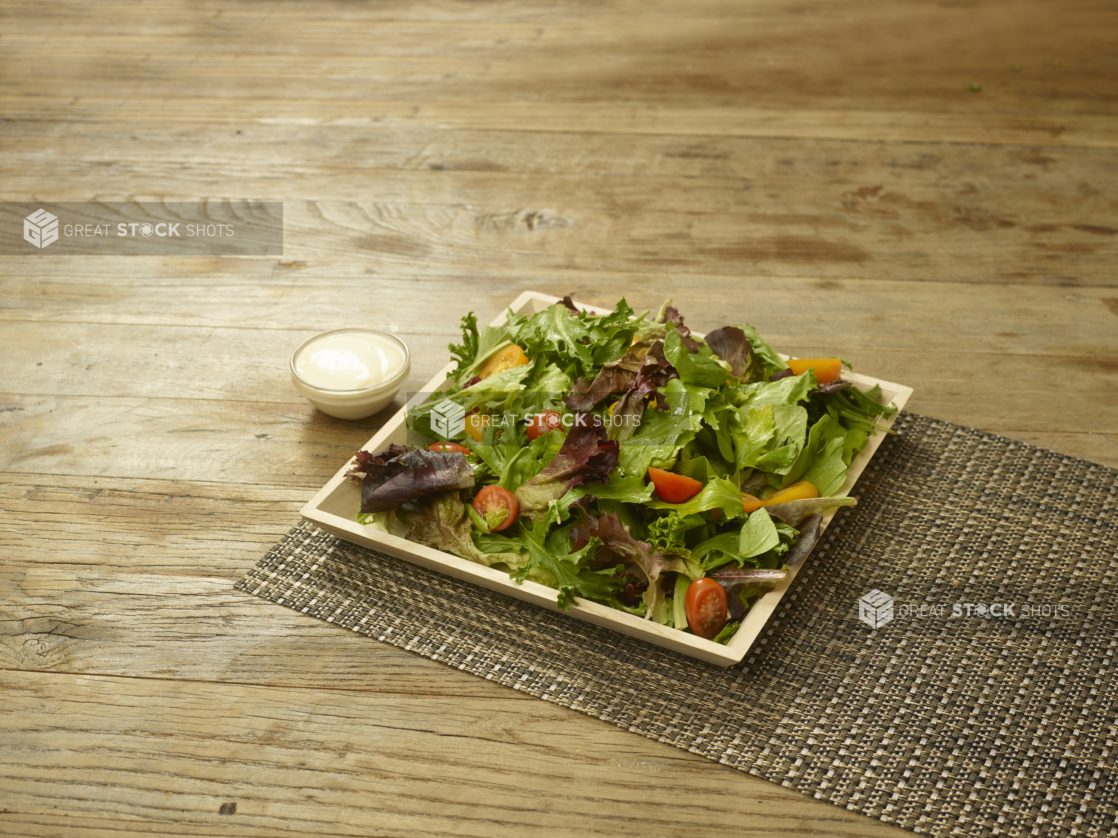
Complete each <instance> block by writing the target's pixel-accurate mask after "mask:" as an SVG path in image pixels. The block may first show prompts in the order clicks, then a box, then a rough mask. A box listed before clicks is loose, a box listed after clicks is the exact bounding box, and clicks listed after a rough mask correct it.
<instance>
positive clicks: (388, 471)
mask: <svg viewBox="0 0 1118 838" xmlns="http://www.w3.org/2000/svg"><path fill="white" fill-rule="evenodd" d="M356 473H360V474H361V475H362V480H361V512H362V513H371V512H384V511H386V510H388V509H396V508H397V507H399V506H400V505H401V504H404V503H407V502H408V501H411V500H415V499H416V498H419V497H422V496H424V495H429V494H433V493H435V492H442V491H445V490H447V489H471V488H473V486H474V473H473V469H471V468H470V464H469V463H468V462H467V461H466V456H465V455H464V454H461V453H459V452H457V451H429V450H427V449H426V448H418V449H414V450H410V451H409V450H407V449H405V448H403V446H399V445H392V446H389V447H388V448H387V449H385V450H384V451H382V452H381V453H380V454H376V455H373V454H370V453H369V452H368V451H358V452H357V466H356V468H355V469H354V471H351V472H350V474H356Z"/></svg>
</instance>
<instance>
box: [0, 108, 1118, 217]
mask: <svg viewBox="0 0 1118 838" xmlns="http://www.w3.org/2000/svg"><path fill="white" fill-rule="evenodd" d="M46 144H49V145H50V146H51V148H52V149H56V150H52V151H50V152H48V151H47V150H46V149H45V145H46ZM4 149H5V159H6V160H7V161H9V165H10V168H11V169H12V171H10V172H8V173H7V175H8V177H9V178H11V180H10V181H6V184H7V188H6V189H5V195H9V194H16V193H30V192H36V193H38V192H41V190H42V189H43V187H44V186H46V185H50V186H51V187H52V188H53V187H58V186H59V184H52V183H51V180H52V179H53V178H55V177H58V178H60V179H61V178H64V179H65V180H66V181H67V182H69V181H71V180H73V179H77V180H78V182H79V183H82V182H86V181H89V182H93V181H96V180H103V179H104V178H105V175H106V174H107V172H106V171H105V170H106V169H111V182H112V185H113V186H114V188H116V191H118V192H119V191H128V192H146V191H148V190H149V189H150V185H151V182H152V179H156V178H157V179H158V182H159V183H160V185H161V188H162V191H163V192H174V193H177V194H206V195H208V194H210V191H211V190H212V189H213V186H214V185H215V184H225V185H228V184H229V182H230V181H231V180H232V181H233V182H236V183H238V184H247V183H250V182H251V183H252V185H253V186H254V187H258V188H259V192H257V191H256V190H255V189H254V191H253V193H252V194H254V195H255V194H266V193H267V194H270V193H271V191H272V190H274V188H275V186H276V181H279V180H282V182H283V186H284V187H285V189H286V191H284V192H282V193H280V197H281V198H287V199H293V198H298V199H304V200H315V199H319V198H322V197H324V196H329V197H331V198H335V199H348V200H359V199H365V198H368V197H369V191H370V184H369V183H368V182H366V181H365V178H366V177H376V178H378V183H377V184H376V191H377V194H380V193H381V190H382V189H383V188H384V185H383V184H381V183H380V182H379V178H381V177H384V176H386V175H387V174H388V173H389V172H392V171H397V172H423V171H431V172H440V173H444V174H443V175H442V177H443V178H445V179H446V180H445V182H448V183H453V182H456V181H454V180H452V179H451V178H452V177H453V176H454V175H456V174H462V173H466V174H469V173H481V174H485V175H487V176H488V177H490V178H492V177H494V176H496V175H502V174H533V175H548V176H555V175H584V176H593V177H595V178H598V179H599V181H600V180H601V179H613V178H640V179H642V180H644V181H646V182H650V183H662V184H663V185H664V186H666V187H667V186H671V187H673V189H672V191H673V192H674V187H675V186H676V185H677V184H676V183H674V182H672V181H665V180H661V179H662V178H700V179H707V180H716V179H721V180H730V181H738V180H741V181H745V182H747V183H750V184H753V189H754V193H755V194H754V195H752V196H751V197H752V198H753V200H763V199H765V198H767V197H770V196H768V195H767V191H766V190H768V189H770V188H779V189H780V190H781V192H782V193H784V194H783V195H782V197H784V198H785V199H789V200H794V201H798V202H804V196H805V195H807V194H809V193H810V194H814V192H815V191H822V190H823V189H826V188H827V187H831V186H834V185H847V186H849V187H851V188H852V189H858V188H861V187H864V186H872V185H876V184H881V185H882V189H883V190H888V191H892V190H894V189H895V188H896V187H897V185H898V184H902V183H903V184H907V185H911V186H914V187H917V188H919V189H920V190H922V191H927V192H931V191H932V190H933V189H938V190H940V191H941V192H943V191H944V190H948V189H950V188H954V189H955V190H956V192H957V194H958V197H960V198H963V199H965V198H967V196H968V195H972V196H973V194H974V193H973V191H970V190H969V189H968V188H967V186H966V184H967V182H976V183H978V184H980V185H986V186H988V187H989V189H990V192H996V193H998V194H997V195H994V197H995V198H996V197H999V196H1000V195H1001V194H1002V193H1003V191H1010V192H1013V193H1014V194H1020V195H1023V196H1024V195H1038V194H1040V195H1043V196H1044V200H1043V201H1042V202H1040V203H1041V204H1042V205H1044V206H1051V201H1052V199H1053V198H1055V199H1056V200H1059V199H1061V198H1063V197H1064V195H1063V193H1065V192H1067V191H1069V190H1070V191H1076V192H1080V193H1083V192H1084V190H1083V189H1082V186H1083V185H1084V184H1092V185H1093V186H1094V187H1095V188H1097V189H1101V188H1105V187H1107V186H1108V184H1107V183H1099V182H1097V181H1098V178H1097V173H1098V172H1099V171H1100V170H1102V169H1105V168H1107V167H1109V166H1111V165H1112V164H1113V161H1114V154H1115V152H1114V150H1113V149H1107V148H1075V147H1068V146H1062V145H1045V144H1044V143H1043V138H1038V141H1037V144H1036V145H1034V146H1032V147H1031V148H1025V149H1022V148H1018V147H1014V146H1010V147H1003V146H1000V145H997V144H991V143H989V142H979V143H970V144H956V145H952V146H950V147H944V145H943V144H942V143H935V142H883V141H876V142H872V143H850V142H846V141H837V140H828V139H812V140H811V141H810V142H791V141H789V140H788V139H787V138H769V137H734V136H715V135H711V136H704V137H696V136H694V135H693V134H689V135H672V134H655V133H638V134H622V135H617V134H599V133H591V132H547V131H544V130H542V129H536V130H533V131H532V132H531V136H525V135H524V131H522V130H492V131H487V130H469V129H451V128H441V127H437V126H427V125H424V124H423V123H421V122H415V121H386V122H381V123H375V124H372V125H358V124H349V123H347V122H345V121H342V122H340V123H334V124H330V125H328V126H321V125H316V124H312V123H309V124H299V123H290V124H287V123H275V122H246V123H244V124H243V125H240V126H238V127H237V128H235V129H234V128H231V127H230V126H229V125H226V124H223V123H218V122H215V123H206V122H201V121H199V122H191V123H183V122H170V121H162V120H156V119H153V118H151V117H150V116H149V118H148V119H146V120H143V121H136V122H134V123H130V124H127V125H120V124H116V123H110V122H91V123H77V124H76V123H71V122H44V121H42V120H27V121H20V120H16V119H12V118H9V119H8V120H7V121H6V122H5V145H4ZM347 175H348V177H347ZM29 176H37V177H38V178H39V182H38V183H37V184H36V188H35V189H34V190H29V189H24V188H21V187H20V184H22V183H24V179H25V178H27V177H29ZM250 178H251V179H252V180H251V181H250ZM107 185H108V184H105V183H102V184H101V186H102V187H104V186H107ZM793 185H794V186H795V191H794V192H792V191H791V189H790V187H792V186H793ZM125 187H127V188H125ZM789 193H791V194H789ZM680 197H681V198H686V197H687V196H686V195H683V196H680ZM1084 197H1090V195H1089V194H1084ZM883 198H884V203H882V199H883ZM672 199H673V202H674V200H675V196H674V195H673V196H672ZM877 203H878V206H877V209H878V211H879V212H885V211H887V210H889V209H890V201H889V199H888V198H887V197H885V196H883V195H881V196H878V198H877ZM894 203H895V202H894ZM820 209H822V207H816V210H817V211H818V210H820ZM893 209H896V207H893ZM1037 209H1038V207H1036V206H1032V205H1026V206H1023V207H1018V210H1029V211H1036V210H1037Z"/></svg>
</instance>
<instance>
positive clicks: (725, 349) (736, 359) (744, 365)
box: [706, 326, 762, 381]
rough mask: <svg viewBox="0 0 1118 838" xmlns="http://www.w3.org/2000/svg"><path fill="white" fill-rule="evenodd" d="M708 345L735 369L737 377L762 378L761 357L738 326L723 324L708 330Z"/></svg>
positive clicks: (756, 379) (751, 379) (748, 379)
mask: <svg viewBox="0 0 1118 838" xmlns="http://www.w3.org/2000/svg"><path fill="white" fill-rule="evenodd" d="M706 342H707V346H709V347H710V348H711V349H712V350H713V351H714V354H715V355H717V356H718V357H719V358H721V359H722V360H723V361H726V362H727V363H728V364H729V365H730V369H731V370H733V373H734V377H735V378H742V379H745V380H746V381H758V380H760V378H761V373H762V369H761V359H760V358H758V357H757V354H756V353H755V352H754V351H753V345H752V344H751V343H750V342H749V338H747V337H746V336H745V332H743V331H742V330H741V329H739V328H737V327H736V326H723V327H722V328H721V329H715V330H714V331H713V332H708V333H707V336H706Z"/></svg>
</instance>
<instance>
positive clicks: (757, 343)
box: [738, 325, 788, 379]
mask: <svg viewBox="0 0 1118 838" xmlns="http://www.w3.org/2000/svg"><path fill="white" fill-rule="evenodd" d="M738 328H740V329H741V330H742V332H743V333H744V334H745V338H746V340H748V341H749V346H750V348H751V349H752V350H753V352H754V353H755V354H756V355H757V357H758V358H759V359H760V361H761V372H762V377H763V378H765V379H768V377H769V376H770V375H773V374H774V373H778V372H780V371H781V370H786V369H788V364H786V363H785V362H784V360H783V359H782V358H781V357H780V356H779V355H778V354H776V350H774V349H773V348H772V347H771V346H769V343H768V341H767V340H765V339H764V338H763V337H761V336H760V335H759V334H758V333H757V330H756V329H754V328H753V327H752V326H749V325H744V326H739V327H738Z"/></svg>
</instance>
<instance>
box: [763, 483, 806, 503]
mask: <svg viewBox="0 0 1118 838" xmlns="http://www.w3.org/2000/svg"><path fill="white" fill-rule="evenodd" d="M817 497H819V490H818V489H816V488H815V487H814V486H813V485H812V484H810V483H808V482H807V481H806V480H800V481H799V482H797V483H793V484H792V485H791V486H785V487H784V488H783V489H781V490H779V491H777V492H773V493H772V494H771V495H769V496H768V497H767V498H765V499H764V501H762V503H761V505H762V506H775V505H776V504H778V503H787V502H788V501H790V500H807V499H808V498H817Z"/></svg>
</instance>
